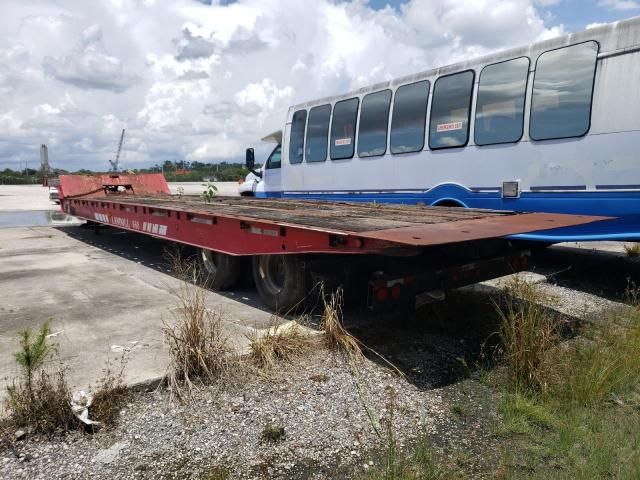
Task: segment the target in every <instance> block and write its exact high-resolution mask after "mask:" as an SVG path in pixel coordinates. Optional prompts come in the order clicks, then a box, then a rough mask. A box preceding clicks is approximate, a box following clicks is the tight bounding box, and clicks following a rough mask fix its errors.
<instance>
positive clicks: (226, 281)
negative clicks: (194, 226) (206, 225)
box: [200, 248, 242, 290]
mask: <svg viewBox="0 0 640 480" xmlns="http://www.w3.org/2000/svg"><path fill="white" fill-rule="evenodd" d="M200 262H201V264H202V276H203V280H204V283H205V285H206V286H207V287H209V288H211V289H213V290H228V289H230V288H232V287H234V286H235V284H236V283H237V282H238V278H240V273H241V271H242V257H234V256H232V255H226V254H224V253H220V252H214V251H213V250H208V249H206V248H202V249H201V250H200Z"/></svg>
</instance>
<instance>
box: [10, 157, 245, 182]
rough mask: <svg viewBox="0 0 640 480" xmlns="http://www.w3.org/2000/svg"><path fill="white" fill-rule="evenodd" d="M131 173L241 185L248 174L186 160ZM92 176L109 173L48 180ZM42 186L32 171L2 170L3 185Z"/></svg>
mask: <svg viewBox="0 0 640 480" xmlns="http://www.w3.org/2000/svg"><path fill="white" fill-rule="evenodd" d="M127 172H131V173H163V174H164V176H165V178H166V179H167V181H168V182H175V181H181V182H202V181H206V180H211V181H217V182H230V181H239V180H241V179H244V177H245V176H246V175H247V174H248V173H249V171H248V170H247V169H246V168H245V166H244V165H243V164H241V163H228V162H221V163H202V162H187V161H184V160H181V161H177V162H172V161H171V160H166V161H165V162H163V163H161V164H155V165H154V166H152V167H148V168H139V169H138V168H135V169H132V170H127ZM70 173H72V174H75V175H93V174H96V173H106V172H105V171H98V170H88V169H85V168H82V169H80V170H76V171H73V172H69V171H68V170H64V169H62V168H56V169H54V170H53V171H52V173H50V174H49V177H57V176H58V175H65V174H70ZM33 183H42V172H41V171H40V170H36V169H33V168H25V169H22V170H12V169H10V168H5V169H4V170H0V185H26V184H33Z"/></svg>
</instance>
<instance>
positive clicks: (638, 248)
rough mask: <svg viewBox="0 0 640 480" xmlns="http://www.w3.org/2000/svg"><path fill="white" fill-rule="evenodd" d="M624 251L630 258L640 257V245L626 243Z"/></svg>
mask: <svg viewBox="0 0 640 480" xmlns="http://www.w3.org/2000/svg"><path fill="white" fill-rule="evenodd" d="M624 251H625V252H627V256H628V257H632V258H635V257H640V243H625V244H624Z"/></svg>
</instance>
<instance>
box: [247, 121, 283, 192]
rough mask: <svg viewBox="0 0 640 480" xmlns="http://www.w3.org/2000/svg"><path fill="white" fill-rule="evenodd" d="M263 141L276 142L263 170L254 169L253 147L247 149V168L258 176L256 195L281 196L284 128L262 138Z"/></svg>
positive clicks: (255, 188)
mask: <svg viewBox="0 0 640 480" xmlns="http://www.w3.org/2000/svg"><path fill="white" fill-rule="evenodd" d="M262 141H263V142H268V143H275V144H276V146H275V148H274V149H273V150H272V151H271V153H270V154H269V157H268V158H267V161H266V162H265V163H264V167H263V168H262V171H257V170H254V163H255V160H254V154H253V149H252V148H249V149H247V168H248V169H249V170H250V171H251V172H252V173H253V174H254V175H256V176H257V177H258V182H257V183H256V184H255V187H254V195H255V196H256V197H267V196H269V197H279V196H282V193H281V192H282V189H281V182H282V175H281V170H282V168H281V167H282V147H281V146H282V130H277V131H275V132H273V133H270V134H269V135H267V136H266V137H264V138H262Z"/></svg>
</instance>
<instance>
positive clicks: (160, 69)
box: [0, 0, 564, 169]
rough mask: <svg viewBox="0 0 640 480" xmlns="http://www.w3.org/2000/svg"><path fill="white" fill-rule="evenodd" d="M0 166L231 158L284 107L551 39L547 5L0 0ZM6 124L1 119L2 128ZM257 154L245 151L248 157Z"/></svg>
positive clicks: (506, 1)
mask: <svg viewBox="0 0 640 480" xmlns="http://www.w3.org/2000/svg"><path fill="white" fill-rule="evenodd" d="M2 1H3V16H2V17H0V31H2V33H3V34H4V35H2V36H0V112H3V113H2V115H0V144H1V145H2V146H3V148H2V149H0V165H16V164H17V162H19V161H23V160H24V158H26V157H29V158H31V157H33V160H34V161H36V160H37V158H38V147H39V145H40V143H48V144H49V145H50V158H51V162H52V164H53V165H56V166H62V167H66V168H71V169H76V168H82V167H85V168H86V167H91V168H106V167H107V166H108V164H107V159H109V158H111V157H112V156H113V154H114V152H115V149H116V146H117V142H118V138H119V135H120V131H121V129H122V128H126V129H127V133H126V137H125V151H124V152H123V157H124V158H123V161H124V163H125V165H126V166H127V167H129V168H132V167H135V166H138V165H143V164H147V165H148V164H153V163H160V162H162V161H164V160H167V159H171V160H173V159H182V158H187V159H194V160H195V159H197V160H200V161H207V160H208V161H212V160H222V159H227V160H232V159H235V160H238V159H240V158H241V157H242V156H243V151H244V148H245V147H246V146H249V145H254V146H256V147H259V148H262V149H263V150H264V151H265V152H266V150H267V149H269V148H270V146H264V147H260V145H259V144H258V139H259V138H261V137H262V136H263V135H264V134H265V133H268V132H271V131H273V130H275V129H277V128H281V126H282V123H283V121H284V116H285V114H286V111H287V109H288V107H289V105H290V104H293V103H298V102H301V101H305V100H310V99H313V98H317V97H322V96H327V95H334V94H338V93H341V92H345V91H348V90H351V89H354V88H357V87H360V86H364V85H367V84H370V83H374V82H379V81H382V80H386V79H389V78H392V77H394V76H399V75H405V74H410V73H414V72H418V71H421V70H424V69H427V68H430V67H434V66H439V65H446V64H450V63H453V62H456V61H459V60H461V59H464V58H470V57H472V56H475V55H480V54H483V53H486V52H489V51H492V50H496V49H501V48H509V47H513V46H516V45H525V44H528V43H531V42H534V41H536V40H538V39H543V38H548V37H550V36H555V35H559V34H562V33H563V31H564V29H563V27H562V25H557V24H556V25H548V24H547V22H549V21H550V20H544V19H543V17H542V16H541V14H540V12H539V11H538V9H537V6H540V5H545V6H548V5H549V4H551V3H553V1H554V0H483V1H477V0H408V1H407V3H405V4H403V5H402V6H401V7H400V8H399V9H393V8H390V7H387V8H384V9H382V10H373V9H371V8H370V7H369V6H368V4H367V2H365V1H364V0H353V1H351V2H349V1H343V2H336V1H334V0H314V1H313V2H307V1H304V2H302V1H300V0H238V1H237V2H233V3H230V4H226V5H222V4H220V2H213V5H204V4H203V3H201V2H197V1H195V0H172V1H171V2H159V1H156V2H154V1H150V0H149V1H145V2H141V1H136V0H117V1H116V0H95V1H92V2H87V1H86V0H59V1H58V2H24V1H22V0H2ZM1 127H4V128H1ZM260 153H261V152H258V154H260Z"/></svg>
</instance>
